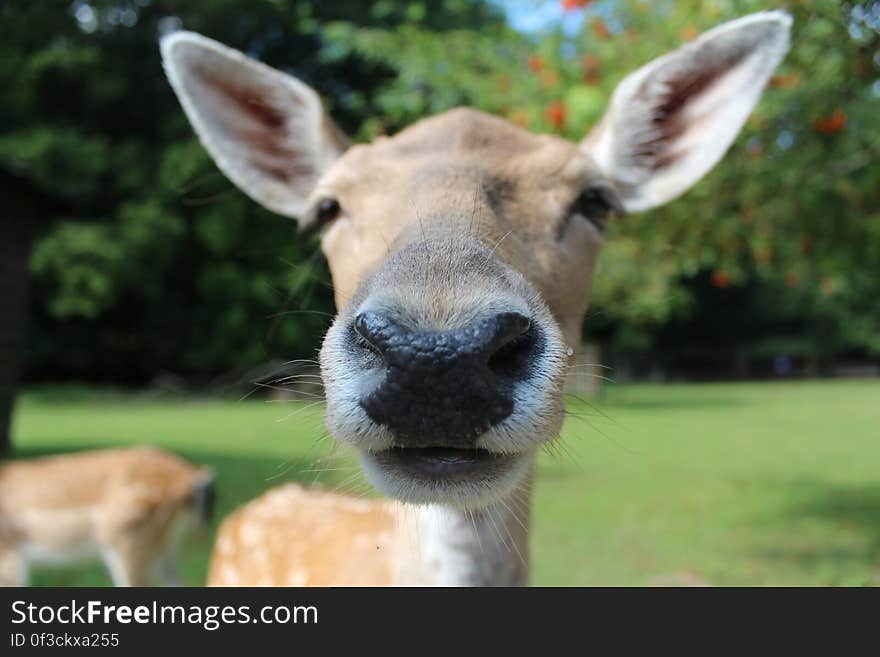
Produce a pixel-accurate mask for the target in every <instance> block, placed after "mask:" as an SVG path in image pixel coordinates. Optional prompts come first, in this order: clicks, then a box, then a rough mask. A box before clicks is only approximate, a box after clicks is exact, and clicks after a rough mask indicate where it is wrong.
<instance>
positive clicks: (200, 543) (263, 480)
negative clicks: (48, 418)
mask: <svg viewBox="0 0 880 657" xmlns="http://www.w3.org/2000/svg"><path fill="white" fill-rule="evenodd" d="M71 442H73V441H71ZM101 448H106V445H89V444H85V443H78V444H77V447H76V448H75V449H71V447H70V445H69V444H67V443H65V445H64V447H63V448H62V447H61V446H58V448H57V449H56V448H53V447H52V446H48V447H46V446H42V447H41V448H40V449H18V450H16V452H15V454H14V457H13V458H14V459H18V458H33V457H39V456H49V455H53V454H59V453H71V452H77V451H85V450H89V449H101ZM173 451H175V453H177V454H178V455H179V456H182V457H183V458H185V459H187V460H189V461H191V462H192V463H195V464H199V465H207V466H210V467H211V468H213V469H214V472H215V473H216V477H217V479H216V485H217V508H216V512H215V516H214V521H213V523H212V526H211V527H210V529H209V530H208V531H207V532H200V533H196V534H195V535H190V536H187V537H185V538H184V540H183V543H182V545H181V550H180V559H179V564H180V569H181V575H182V578H183V581H184V583H185V584H186V585H189V586H201V585H203V584H204V582H205V577H206V574H207V570H208V560H209V557H210V553H211V547H212V545H213V543H214V537H215V535H216V532H217V528H218V527H219V525H220V523H221V522H222V521H223V519H224V518H225V517H226V516H227V515H229V513H231V512H232V511H234V510H235V509H236V508H237V507H239V506H240V505H242V504H244V503H246V502H248V501H250V500H252V499H254V498H255V497H258V496H259V495H260V494H262V493H263V492H264V491H266V490H268V489H269V488H273V487H275V486H280V485H282V484H286V483H290V482H299V483H301V484H305V485H314V484H318V485H321V486H324V487H328V488H333V487H336V486H339V487H340V490H343V491H344V490H347V489H349V488H350V486H352V485H351V484H348V483H346V482H347V480H349V479H351V475H353V473H355V472H356V471H359V469H356V468H355V467H353V466H352V467H351V468H349V467H341V468H340V467H339V466H326V465H325V466H323V467H324V468H328V467H329V468H331V469H329V470H328V471H320V472H319V471H318V470H321V469H322V466H321V465H320V464H319V465H316V463H315V461H310V460H306V459H301V458H300V459H291V460H288V461H286V462H285V461H281V460H279V459H278V458H273V457H267V456H260V455H250V454H224V453H218V452H212V451H209V450H192V449H187V450H180V451H178V450H173ZM316 458H317V456H316ZM346 465H348V464H346ZM110 583H111V582H110V578H109V576H108V575H107V573H106V572H105V571H104V569H103V567H102V566H100V565H92V564H89V565H86V564H83V565H81V566H73V567H64V568H47V569H40V570H38V571H35V572H33V573H32V574H31V584H32V585H34V586H108V585H110Z"/></svg>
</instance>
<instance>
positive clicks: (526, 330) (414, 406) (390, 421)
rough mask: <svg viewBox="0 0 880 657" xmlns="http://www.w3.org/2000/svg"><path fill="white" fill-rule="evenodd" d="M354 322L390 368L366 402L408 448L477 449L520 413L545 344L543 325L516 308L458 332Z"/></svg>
mask: <svg viewBox="0 0 880 657" xmlns="http://www.w3.org/2000/svg"><path fill="white" fill-rule="evenodd" d="M353 328H354V331H355V333H356V334H357V335H358V336H359V337H360V342H361V344H362V346H364V347H366V348H368V349H370V350H371V351H373V352H374V353H375V354H376V355H378V356H379V357H380V358H381V359H382V362H383V363H384V366H385V376H384V378H383V379H382V381H381V383H380V384H379V385H378V386H377V387H376V388H374V389H373V390H372V391H371V392H369V393H368V394H366V395H365V396H364V397H363V398H362V399H361V402H360V403H361V406H362V407H363V408H364V410H365V411H366V413H367V415H369V416H370V418H371V419H372V420H373V421H374V422H376V423H377V424H381V425H384V426H385V427H387V428H388V429H389V430H390V431H391V432H392V434H393V435H394V437H395V440H396V441H397V442H398V444H399V446H401V447H459V448H466V447H473V446H474V445H475V443H476V440H477V438H479V437H480V435H482V434H483V433H485V432H486V431H487V430H488V429H489V428H490V427H492V426H494V425H496V424H498V423H499V422H501V421H502V420H504V419H505V418H506V417H508V416H509V415H510V414H511V413H512V412H513V406H514V394H513V393H514V388H515V385H516V384H517V383H518V382H519V381H521V380H523V379H525V378H526V377H527V376H528V374H529V369H530V365H531V362H532V361H533V359H534V358H535V356H536V355H537V354H536V351H537V350H538V349H539V348H540V344H539V343H540V340H539V339H538V338H539V335H538V332H537V327H534V326H533V325H532V323H531V321H530V320H529V318H528V317H525V316H523V315H521V314H519V313H516V312H502V313H496V314H493V315H491V316H487V317H483V318H481V319H479V320H477V321H474V322H472V323H471V324H469V325H467V326H463V327H459V328H456V329H454V330H450V331H419V330H413V329H410V328H408V327H405V326H403V325H401V324H400V323H398V322H397V321H395V320H394V319H392V318H391V317H389V316H388V315H387V314H383V313H378V312H364V313H361V314H359V315H357V316H356V317H355V319H354V325H353Z"/></svg>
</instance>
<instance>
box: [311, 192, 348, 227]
mask: <svg viewBox="0 0 880 657" xmlns="http://www.w3.org/2000/svg"><path fill="white" fill-rule="evenodd" d="M341 211H342V208H341V207H340V206H339V201H337V200H336V199H335V198H323V199H321V200H320V201H318V207H317V208H316V211H315V218H316V219H317V223H318V226H323V225H325V224H328V223H330V222H331V221H333V220H334V219H336V217H338V216H339V213H340V212H341Z"/></svg>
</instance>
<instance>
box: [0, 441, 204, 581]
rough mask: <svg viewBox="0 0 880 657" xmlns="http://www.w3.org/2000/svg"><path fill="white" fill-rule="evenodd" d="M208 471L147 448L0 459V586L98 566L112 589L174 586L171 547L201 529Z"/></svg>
mask: <svg viewBox="0 0 880 657" xmlns="http://www.w3.org/2000/svg"><path fill="white" fill-rule="evenodd" d="M213 482H214V474H213V472H212V471H211V470H210V469H209V468H205V467H197V466H194V465H192V464H190V463H188V462H187V461H185V460H183V459H182V458H180V457H178V456H176V455H174V454H171V453H170V452H167V451H165V450H162V449H159V448H156V447H152V446H131V447H118V448H108V449H98V450H91V451H84V452H75V453H70V454H55V455H52V456H43V457H35V458H23V459H14V460H9V461H5V462H2V463H0V585H2V586H26V585H27V583H28V579H29V574H30V571H31V570H32V569H33V568H35V567H36V568H39V567H41V566H59V565H75V564H80V563H88V562H95V561H100V562H103V563H104V565H105V566H106V568H107V570H108V572H109V574H110V577H111V579H112V581H113V584H114V585H115V586H146V585H148V584H150V583H152V582H153V581H156V580H160V581H162V582H163V583H165V584H169V585H178V584H179V583H180V577H179V573H178V569H177V563H176V554H177V548H178V546H179V543H180V541H181V540H182V539H183V537H184V536H185V535H186V534H187V533H190V532H192V531H194V530H196V529H198V528H200V527H207V525H208V524H209V523H210V520H211V514H212V510H213V505H214V496H215V493H214V483H213Z"/></svg>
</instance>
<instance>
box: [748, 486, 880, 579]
mask: <svg viewBox="0 0 880 657" xmlns="http://www.w3.org/2000/svg"><path fill="white" fill-rule="evenodd" d="M785 485H786V487H787V489H788V492H789V495H791V498H792V501H791V502H790V503H789V504H788V505H787V506H786V507H785V508H784V509H783V510H782V511H781V512H780V513H777V514H774V518H773V519H768V520H767V521H768V522H774V523H776V524H778V525H783V526H788V527H791V528H792V530H793V535H792V540H791V541H790V542H788V544H787V545H781V546H779V547H773V548H768V549H764V550H762V551H761V554H762V555H763V556H764V557H765V558H767V559H770V560H772V561H777V560H778V561H787V562H795V563H797V564H798V566H799V567H800V568H802V569H804V570H805V571H812V572H823V573H824V574H825V575H826V576H827V577H828V578H830V581H828V583H829V584H845V583H850V584H853V583H855V584H863V585H874V586H876V585H878V584H880V484H834V483H829V482H825V481H819V480H804V479H798V480H796V481H794V482H791V483H788V484H785ZM811 531H812V534H813V535H816V536H821V538H819V539H817V538H813V537H812V536H811ZM820 532H821V533H820ZM855 571H859V572H862V573H864V576H862V575H858V576H856V580H853V579H852V577H849V578H848V579H846V580H843V581H841V580H840V575H841V573H843V572H855Z"/></svg>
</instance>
